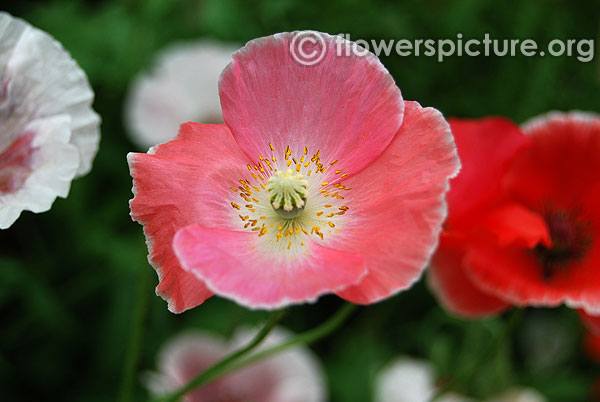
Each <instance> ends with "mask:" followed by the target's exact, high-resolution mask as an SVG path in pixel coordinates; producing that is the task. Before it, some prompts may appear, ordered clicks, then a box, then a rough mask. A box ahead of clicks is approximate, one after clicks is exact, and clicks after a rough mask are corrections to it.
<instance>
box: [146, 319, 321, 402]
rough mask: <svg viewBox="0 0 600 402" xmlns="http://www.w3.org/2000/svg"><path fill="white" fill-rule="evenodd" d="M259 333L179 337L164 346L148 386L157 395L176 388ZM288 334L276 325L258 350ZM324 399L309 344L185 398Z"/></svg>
mask: <svg viewBox="0 0 600 402" xmlns="http://www.w3.org/2000/svg"><path fill="white" fill-rule="evenodd" d="M255 334H256V331H250V330H247V329H241V330H239V331H237V332H236V334H235V335H234V336H233V339H232V341H231V342H225V341H224V340H223V339H221V338H219V337H217V336H214V335H211V334H208V333H204V332H189V333H184V334H182V335H179V336H177V337H175V338H174V339H173V340H171V341H170V342H168V343H167V345H165V347H164V348H163V349H162V351H161V353H160V355H159V359H158V369H159V372H157V373H151V374H149V375H147V376H146V378H145V380H146V381H145V382H146V386H147V387H148V389H149V390H150V391H151V392H152V393H153V394H157V395H162V394H165V393H168V392H170V391H174V390H175V389H177V388H179V387H181V386H183V385H185V384H186V383H187V382H189V381H190V380H192V379H193V378H194V377H195V376H196V375H197V374H199V373H200V372H202V371H203V370H205V369H207V368H208V367H209V366H211V365H212V364H214V363H216V362H217V361H218V360H220V359H222V358H223V357H225V356H226V355H227V354H229V353H231V352H233V351H234V350H237V349H239V348H240V347H242V346H245V345H246V344H247V343H248V342H250V340H251V339H252V337H253V336H254V335H255ZM289 337H290V333H289V332H287V331H285V330H283V329H281V328H276V329H275V330H273V331H272V332H271V333H270V334H269V335H268V337H267V338H266V339H265V341H264V342H263V343H262V344H261V346H260V347H259V348H258V350H262V349H264V348H266V347H269V346H274V345H277V344H279V343H281V342H283V341H285V340H286V339H288V338H289ZM325 400H326V391H325V385H324V380H323V373H322V370H321V367H320V365H319V362H318V361H317V359H316V358H315V357H314V355H313V354H312V353H311V352H310V350H309V349H308V348H306V347H296V348H294V349H290V350H288V351H285V352H283V353H279V354H276V355H274V356H272V357H269V358H267V359H264V360H261V361H259V362H256V363H254V364H252V365H250V366H248V367H245V368H243V369H241V370H239V371H236V372H234V373H231V374H228V375H226V376H224V377H222V378H219V379H217V380H216V381H214V382H212V383H209V384H207V385H206V386H204V387H200V388H198V389H196V390H194V391H192V392H190V393H188V394H187V395H186V397H185V401H186V402H196V401H197V402H201V401H227V402H237V401H239V402H242V401H261V402H324V401H325Z"/></svg>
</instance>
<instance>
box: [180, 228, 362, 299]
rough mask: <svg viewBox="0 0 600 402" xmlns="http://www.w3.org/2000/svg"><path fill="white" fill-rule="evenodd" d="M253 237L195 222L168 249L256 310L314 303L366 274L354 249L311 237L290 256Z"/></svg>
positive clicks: (208, 282)
mask: <svg viewBox="0 0 600 402" xmlns="http://www.w3.org/2000/svg"><path fill="white" fill-rule="evenodd" d="M258 239H259V238H258V237H257V236H256V235H255V234H254V233H249V232H236V231H229V230H221V229H217V228H209V227H206V226H203V225H198V224H195V225H190V226H188V227H186V228H184V229H181V230H179V231H178V232H177V234H176V235H175V240H174V242H173V248H174V250H175V253H176V255H177V257H178V258H179V261H180V262H181V264H182V266H183V268H184V269H185V270H187V271H188V272H190V273H193V274H194V275H196V276H197V277H198V278H200V279H201V280H202V281H204V283H206V285H207V286H208V288H209V289H210V290H212V291H213V292H214V293H216V294H219V295H220V296H224V297H227V298H230V299H232V300H234V301H236V302H237V303H239V304H241V305H244V306H246V307H248V308H255V309H256V308H264V309H276V308H281V307H284V306H286V305H290V304H298V303H304V302H313V301H315V300H316V299H317V297H319V296H320V295H322V294H325V293H329V292H333V291H336V290H339V289H340V288H343V287H346V286H348V285H351V284H354V283H356V282H357V281H358V280H360V279H361V277H362V276H363V275H364V274H365V264H364V261H363V260H362V258H360V257H359V256H357V255H355V254H351V253H347V252H343V251H338V250H331V249H328V248H325V247H323V246H320V245H318V244H316V243H313V242H311V243H308V244H307V245H306V246H305V247H304V248H303V254H302V255H298V256H294V258H291V257H290V256H289V255H288V254H285V255H282V254H280V253H269V252H268V250H265V249H263V248H262V247H255V245H257V244H258V242H257V240H258Z"/></svg>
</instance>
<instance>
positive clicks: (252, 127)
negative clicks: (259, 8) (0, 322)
mask: <svg viewBox="0 0 600 402" xmlns="http://www.w3.org/2000/svg"><path fill="white" fill-rule="evenodd" d="M303 35H307V33H306V32H292V33H289V32H287V33H281V34H276V35H273V36H269V37H264V38H259V39H255V40H253V41H250V42H248V44H246V46H244V47H243V48H242V49H240V50H239V51H237V52H236V53H235V54H234V55H233V61H232V62H231V64H230V65H229V66H228V67H227V68H226V69H225V70H224V71H223V74H222V75H221V80H220V82H219V94H220V97H221V106H222V109H223V118H224V120H225V123H227V125H228V126H229V127H230V128H231V131H232V133H233V135H234V137H235V139H236V141H237V143H238V144H239V145H240V147H241V148H242V149H243V150H244V151H245V152H246V154H247V155H248V156H249V157H250V158H253V159H256V158H258V156H259V155H262V154H264V153H265V152H269V148H268V144H269V143H271V144H272V145H273V148H274V149H275V150H276V152H280V153H281V152H283V150H284V149H286V147H287V146H288V145H289V147H290V149H291V151H292V153H294V154H296V155H299V154H301V153H302V149H303V148H304V147H307V148H308V149H309V150H311V152H316V151H317V150H320V151H321V153H320V156H321V159H322V160H323V161H328V162H331V161H334V160H338V161H339V165H338V166H339V167H341V168H343V169H344V172H346V173H347V174H348V175H351V174H353V173H356V172H359V171H360V170H361V169H363V168H364V167H366V166H368V165H369V164H370V163H371V162H372V161H373V160H375V159H376V158H377V156H379V155H380V154H381V153H382V152H383V150H384V149H385V148H386V147H387V145H388V144H389V143H390V141H391V140H392V138H393V137H394V134H395V133H396V131H397V130H398V127H399V126H400V124H401V122H402V116H403V109H404V103H403V100H402V96H401V94H400V90H399V89H398V87H396V85H395V83H394V79H393V78H392V76H391V75H390V74H389V73H388V71H387V70H386V69H385V67H383V65H382V64H381V62H380V61H379V60H378V59H377V57H376V56H375V55H373V54H371V53H368V54H366V55H365V56H361V57H359V56H357V55H355V54H354V53H352V52H350V55H349V56H346V55H345V53H343V54H342V55H338V53H339V52H338V50H342V51H343V50H344V49H346V48H347V47H348V46H350V44H351V43H350V42H348V41H345V40H343V39H342V38H341V37H335V36H331V35H328V34H324V33H316V32H315V33H312V35H313V40H315V41H316V44H314V46H313V47H316V48H314V49H310V50H306V49H304V51H305V52H307V53H311V52H314V51H319V52H320V51H321V50H323V49H324V51H325V53H324V56H323V59H322V60H321V61H320V62H319V63H317V64H316V65H311V66H307V65H302V64H301V63H299V62H297V61H296V60H295V59H294V57H293V55H292V51H291V48H292V47H294V46H295V45H300V43H301V42H302V39H300V40H297V39H298V38H300V37H301V36H303ZM309 35H310V34H309Z"/></svg>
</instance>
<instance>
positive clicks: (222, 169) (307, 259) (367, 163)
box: [128, 33, 459, 312]
mask: <svg viewBox="0 0 600 402" xmlns="http://www.w3.org/2000/svg"><path fill="white" fill-rule="evenodd" d="M295 35H298V33H282V34H277V35H274V36H270V37H265V38H260V39H256V40H253V41H251V42H249V43H248V44H247V45H246V46H245V47H243V48H242V49H240V50H239V51H238V52H236V53H235V54H234V55H233V61H232V63H231V64H230V65H229V66H228V67H227V68H226V69H225V71H224V72H223V74H222V75H221V80H220V82H219V92H220V97H221V105H222V109H223V117H224V120H225V123H226V124H224V125H201V124H195V123H187V124H184V125H182V127H181V130H180V132H179V135H178V137H177V138H176V139H175V140H174V141H171V142H168V143H166V144H163V145H159V146H157V147H154V148H152V149H150V151H149V152H148V154H130V155H129V157H128V160H129V165H130V170H131V175H132V177H133V181H134V194H135V197H134V198H133V200H132V201H131V212H132V217H133V219H135V220H136V221H138V222H140V223H141V224H142V225H143V226H144V232H145V235H146V239H147V243H148V246H149V252H150V257H149V259H150V262H151V264H152V265H153V266H154V268H155V269H156V270H157V272H158V275H159V279H160V283H159V285H158V287H157V293H158V294H159V295H161V296H162V297H163V298H165V299H166V300H168V302H169V308H170V309H171V311H174V312H180V311H184V310H186V309H188V308H191V307H195V306H197V305H198V304H200V303H202V302H203V301H204V300H205V299H207V298H208V297H210V296H211V295H213V294H214V293H216V294H219V295H221V296H224V297H228V298H230V299H233V300H235V301H236V302H238V303H240V304H243V305H245V306H248V307H250V308H267V309H274V308H280V307H283V306H286V305H289V304H294V303H302V302H309V301H314V300H316V298H317V297H318V296H320V295H322V294H325V293H336V294H338V295H339V296H341V297H343V298H345V299H347V300H349V301H352V302H355V303H362V304H368V303H373V302H376V301H379V300H382V299H385V298H387V297H389V296H391V295H393V294H395V293H397V292H399V291H401V290H403V289H406V288H408V287H410V286H411V285H412V283H413V282H415V281H416V280H417V279H418V278H419V277H420V275H421V273H422V271H423V269H424V268H425V266H426V264H427V262H428V260H429V258H430V255H431V253H432V252H433V249H434V247H435V245H436V243H437V237H438V234H439V231H440V228H441V223H442V221H443V219H444V217H445V213H446V207H445V202H444V194H445V192H446V190H447V187H448V180H449V178H450V177H452V176H454V175H455V174H456V172H457V170H458V166H459V162H458V158H457V155H456V150H455V146H454V142H453V138H452V135H451V132H450V129H449V127H448V124H447V123H446V121H445V120H444V118H443V116H442V115H441V113H439V112H438V111H437V110H435V109H432V108H423V107H421V106H420V105H419V104H418V103H417V102H409V101H404V100H403V99H402V96H401V94H400V90H399V89H398V88H397V87H396V85H395V83H394V80H393V79H392V77H391V76H390V74H389V73H388V72H387V70H386V69H385V68H384V67H383V66H382V65H381V63H380V62H379V60H378V59H377V58H376V57H375V56H374V55H373V54H370V53H369V54H368V55H366V56H363V57H359V56H357V55H352V56H344V55H342V56H340V55H338V54H337V47H338V46H350V44H349V42H346V41H344V40H342V39H341V38H339V37H332V36H329V35H327V34H319V38H321V39H322V42H318V43H317V44H316V45H315V46H322V48H321V49H324V57H323V59H322V60H321V61H320V62H319V63H317V64H315V65H311V66H306V65H302V64H301V63H298V62H296V61H295V60H294V58H293V57H292V54H291V52H290V46H291V45H293V44H294V42H295V41H294V38H295ZM315 35H316V34H315ZM313 50H314V49H313ZM308 52H309V51H307V53H308Z"/></svg>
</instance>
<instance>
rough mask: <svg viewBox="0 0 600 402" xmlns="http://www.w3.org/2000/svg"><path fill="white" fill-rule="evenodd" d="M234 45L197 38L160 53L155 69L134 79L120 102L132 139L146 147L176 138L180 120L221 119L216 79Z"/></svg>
mask: <svg viewBox="0 0 600 402" xmlns="http://www.w3.org/2000/svg"><path fill="white" fill-rule="evenodd" d="M236 50H237V47H235V46H232V45H224V44H219V43H217V42H209V41H200V42H197V43H189V44H177V45H173V46H171V47H169V48H167V49H166V50H164V51H163V52H161V53H160V54H159V56H158V59H157V62H156V65H155V66H154V69H153V70H152V71H151V72H150V73H144V74H142V75H140V76H139V77H138V78H137V79H135V80H134V82H133V84H132V87H131V90H130V93H129V96H128V99H127V102H126V104H125V106H126V107H125V109H126V110H125V116H126V125H127V128H128V130H129V132H130V134H131V138H132V140H133V142H134V143H135V144H136V145H138V146H139V147H141V148H143V149H147V148H148V147H150V146H153V145H156V144H160V143H163V142H166V141H170V140H172V139H173V138H175V136H176V135H177V132H178V131H179V126H180V125H181V124H182V123H186V122H188V121H195V122H198V123H222V122H223V118H222V116H221V103H220V100H219V92H218V82H219V77H220V75H221V72H222V71H223V69H224V68H225V67H226V66H227V64H229V62H230V61H231V55H232V53H233V52H235V51H236Z"/></svg>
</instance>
